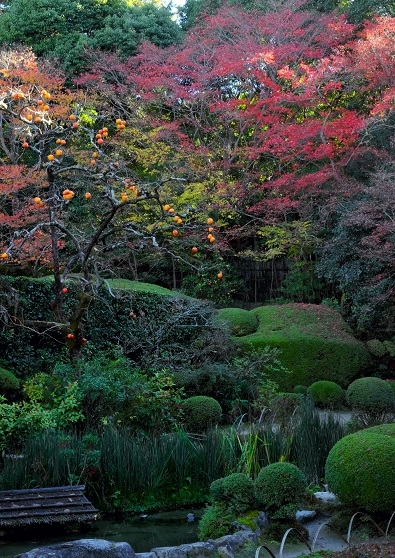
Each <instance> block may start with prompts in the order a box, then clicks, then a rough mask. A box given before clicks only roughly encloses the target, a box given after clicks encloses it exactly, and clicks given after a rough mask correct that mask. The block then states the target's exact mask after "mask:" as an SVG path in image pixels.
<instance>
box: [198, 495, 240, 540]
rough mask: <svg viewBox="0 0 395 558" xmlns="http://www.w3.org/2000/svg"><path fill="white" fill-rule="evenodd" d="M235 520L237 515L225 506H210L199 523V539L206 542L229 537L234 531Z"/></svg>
mask: <svg viewBox="0 0 395 558" xmlns="http://www.w3.org/2000/svg"><path fill="white" fill-rule="evenodd" d="M235 520H236V516H235V514H234V513H233V512H232V511H230V510H228V509H226V507H225V506H224V505H223V504H213V505H212V506H208V507H207V508H206V509H205V512H204V514H203V517H202V519H201V520H200V522H199V531H198V533H199V539H200V540H201V541H206V540H208V539H218V538H219V537H223V536H224V535H228V534H229V533H231V532H232V531H233V529H232V524H233V523H234V522H235Z"/></svg>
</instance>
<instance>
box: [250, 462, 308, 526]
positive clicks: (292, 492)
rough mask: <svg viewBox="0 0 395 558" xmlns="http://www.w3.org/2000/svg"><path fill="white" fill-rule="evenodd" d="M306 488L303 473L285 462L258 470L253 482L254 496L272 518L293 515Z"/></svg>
mask: <svg viewBox="0 0 395 558" xmlns="http://www.w3.org/2000/svg"><path fill="white" fill-rule="evenodd" d="M306 488H307V481H306V477H305V476H304V474H303V472H302V471H301V470H300V469H299V468H298V467H296V465H293V464H292V463H287V462H285V461H283V462H279V463H272V464H271V465H268V466H267V467H264V468H263V469H261V470H260V472H259V474H258V476H257V478H256V480H255V496H256V498H257V501H258V502H259V503H260V504H261V505H262V506H263V509H264V510H265V511H266V512H267V513H269V514H271V515H272V517H274V518H276V512H277V514H278V515H277V517H284V514H283V513H282V510H284V508H285V510H286V515H288V516H289V515H291V516H292V515H294V511H295V510H296V506H297V504H298V503H299V502H300V501H301V500H302V499H303V497H304V495H305V492H306Z"/></svg>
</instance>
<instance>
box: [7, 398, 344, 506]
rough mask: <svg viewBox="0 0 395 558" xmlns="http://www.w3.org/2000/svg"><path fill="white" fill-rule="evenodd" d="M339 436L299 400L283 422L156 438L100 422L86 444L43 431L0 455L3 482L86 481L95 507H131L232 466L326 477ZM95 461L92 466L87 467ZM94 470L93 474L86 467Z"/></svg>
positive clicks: (204, 488)
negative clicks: (282, 467)
mask: <svg viewBox="0 0 395 558" xmlns="http://www.w3.org/2000/svg"><path fill="white" fill-rule="evenodd" d="M342 436H344V428H343V426H342V425H341V424H340V423H339V422H338V421H336V420H335V419H334V418H333V417H332V416H331V415H328V416H327V417H326V418H322V417H320V416H319V414H318V412H317V411H316V410H315V409H314V408H313V407H312V406H311V405H310V404H309V402H307V401H306V402H305V403H303V404H302V406H301V409H300V412H299V414H298V416H297V417H296V416H295V417H293V419H292V421H290V423H289V424H288V425H287V427H286V428H282V429H279V428H275V427H274V426H273V425H271V424H267V425H263V426H262V425H250V426H246V427H244V425H242V429H241V430H240V428H234V427H232V428H228V429H221V428H217V429H214V430H212V431H210V432H208V433H207V434H206V435H204V436H200V437H192V436H190V435H188V434H187V433H186V432H184V431H183V430H177V431H175V432H172V433H168V434H163V435H162V436H160V437H152V438H148V437H145V436H136V435H134V436H131V434H130V433H129V432H128V431H127V430H122V429H117V428H106V429H104V430H103V431H102V432H100V433H97V434H96V436H92V435H91V436H90V438H89V439H93V440H94V445H95V447H93V448H90V449H87V445H86V438H87V437H86V436H85V437H84V434H83V433H73V432H71V433H67V434H66V433H64V432H60V431H54V430H44V431H42V432H41V433H40V435H36V436H34V437H30V438H29V439H27V440H26V442H25V444H24V446H23V448H22V450H21V454H22V455H23V457H17V456H14V457H8V458H5V459H4V460H3V466H2V471H1V476H0V486H1V488H2V489H4V490H6V489H18V488H30V487H35V486H39V487H45V486H62V485H67V484H78V483H84V484H86V485H87V491H88V494H89V495H90V496H91V497H92V495H93V496H94V499H95V503H96V505H98V506H99V507H106V506H108V505H109V502H113V501H114V495H116V496H117V498H118V497H119V499H120V500H123V503H122V504H119V502H118V504H117V505H118V507H122V506H123V507H125V508H129V509H131V508H133V506H137V504H138V502H142V501H144V502H148V501H151V502H152V501H153V500H155V499H157V501H159V499H160V498H162V500H163V499H164V498H166V496H174V494H177V491H179V490H180V489H181V488H182V487H185V486H189V487H190V488H191V490H192V492H193V490H195V492H196V493H197V492H199V493H200V494H202V493H206V494H208V491H209V487H210V484H211V482H212V481H214V480H216V479H218V478H220V477H224V476H226V475H229V474H231V473H235V472H244V473H247V474H248V475H250V476H251V477H252V478H255V477H256V475H257V474H258V473H259V471H260V469H261V468H262V467H264V466H266V465H269V464H270V463H274V462H277V461H291V462H293V463H295V464H296V465H297V466H298V467H300V469H302V471H303V472H304V473H305V475H306V477H307V479H308V481H309V482H310V483H318V482H319V481H320V480H322V478H323V476H324V468H325V461H326V457H327V455H328V453H329V451H330V449H331V448H332V446H333V445H334V444H335V443H336V442H337V441H338V440H339V439H340V438H341V437H342ZM92 464H94V466H92ZM92 471H93V473H92Z"/></svg>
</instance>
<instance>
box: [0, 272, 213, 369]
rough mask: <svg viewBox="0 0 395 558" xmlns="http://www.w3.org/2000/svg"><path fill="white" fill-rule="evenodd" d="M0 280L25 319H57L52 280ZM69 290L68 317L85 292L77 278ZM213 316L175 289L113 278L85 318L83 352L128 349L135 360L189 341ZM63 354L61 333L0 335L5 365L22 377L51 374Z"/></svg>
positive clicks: (66, 298) (7, 332) (68, 284)
mask: <svg viewBox="0 0 395 558" xmlns="http://www.w3.org/2000/svg"><path fill="white" fill-rule="evenodd" d="M1 281H2V283H3V284H5V285H7V286H9V287H10V288H13V289H15V290H16V291H18V292H19V310H20V313H21V314H23V316H24V318H25V319H31V320H32V319H33V320H43V321H45V320H50V321H51V320H53V314H52V312H51V308H50V302H51V300H52V299H53V297H54V293H53V279H52V277H42V278H39V279H34V278H30V277H4V276H3V277H2V278H1ZM65 286H66V287H67V289H68V293H67V294H65V295H64V296H63V298H62V305H63V308H64V312H65V315H70V313H71V311H72V309H73V308H74V307H75V305H76V304H77V301H78V297H79V295H80V293H81V288H80V284H79V282H78V280H77V279H70V280H68V281H67V282H66V285H65ZM131 313H132V316H133V315H134V316H135V317H132V316H131ZM212 313H213V311H212V309H211V307H210V305H208V304H207V303H205V302H202V301H198V300H196V299H192V298H190V297H188V296H186V295H183V294H181V293H178V292H177V291H170V290H168V289H165V288H163V287H159V286H157V285H151V284H147V283H140V282H137V281H128V280H126V279H109V280H106V282H105V283H103V284H102V285H101V286H100V287H99V288H98V289H97V294H96V295H95V297H94V299H93V300H92V303H91V304H90V306H89V308H88V309H87V311H86V313H85V315H84V317H83V324H84V325H83V327H84V330H83V331H84V333H83V334H84V337H86V338H87V339H88V344H87V345H86V347H85V349H84V351H85V352H89V351H90V350H92V351H93V352H94V353H95V354H96V353H97V352H98V351H106V350H108V349H111V348H112V347H114V346H124V347H126V350H125V352H126V353H127V356H128V357H130V358H131V359H133V360H135V359H136V357H138V356H139V354H140V353H141V349H140V348H139V347H140V346H143V347H146V348H147V350H148V351H149V350H150V346H149V343H150V342H153V343H155V342H156V343H157V344H159V343H160V344H161V346H163V347H166V346H167V345H168V344H170V343H172V342H175V343H177V344H179V341H180V332H182V342H183V343H185V344H188V343H190V342H191V340H193V339H195V338H196V337H197V336H198V335H199V333H201V332H204V331H206V330H207V322H208V321H209V320H211V316H212ZM159 334H160V335H159ZM128 347H130V349H128ZM154 349H155V347H154V348H153V350H154ZM63 350H64V340H63V337H62V336H61V335H60V334H59V333H57V332H52V333H50V332H49V333H47V335H46V336H45V337H43V336H40V335H38V334H37V333H35V332H34V331H32V330H30V329H27V328H17V329H15V330H13V331H12V330H4V331H0V352H1V354H2V358H3V359H4V364H5V363H7V367H9V368H10V369H11V370H12V371H14V372H17V373H18V376H19V375H20V376H22V377H27V376H29V375H31V374H32V373H35V372H50V371H51V369H52V368H53V366H54V364H55V363H56V362H57V361H59V359H60V358H62V351H63Z"/></svg>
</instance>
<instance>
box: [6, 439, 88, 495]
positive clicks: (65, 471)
mask: <svg viewBox="0 0 395 558" xmlns="http://www.w3.org/2000/svg"><path fill="white" fill-rule="evenodd" d="M88 453H89V452H88ZM93 457H94V456H90V457H89V456H88V455H87V452H86V450H85V447H84V442H83V440H82V438H81V437H79V436H76V435H74V434H66V433H64V432H61V431H57V430H52V429H47V430H43V431H41V432H40V433H39V434H36V435H32V436H29V437H28V438H27V440H26V442H25V444H24V445H23V448H22V452H21V454H18V455H10V456H7V457H6V458H5V459H4V465H3V469H2V471H1V478H0V485H1V489H2V490H18V489H22V488H34V487H50V486H64V485H69V484H78V483H79V482H81V478H82V476H83V475H84V473H85V472H86V471H87V470H88V468H90V467H91V465H92V463H91V462H92V461H93Z"/></svg>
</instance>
